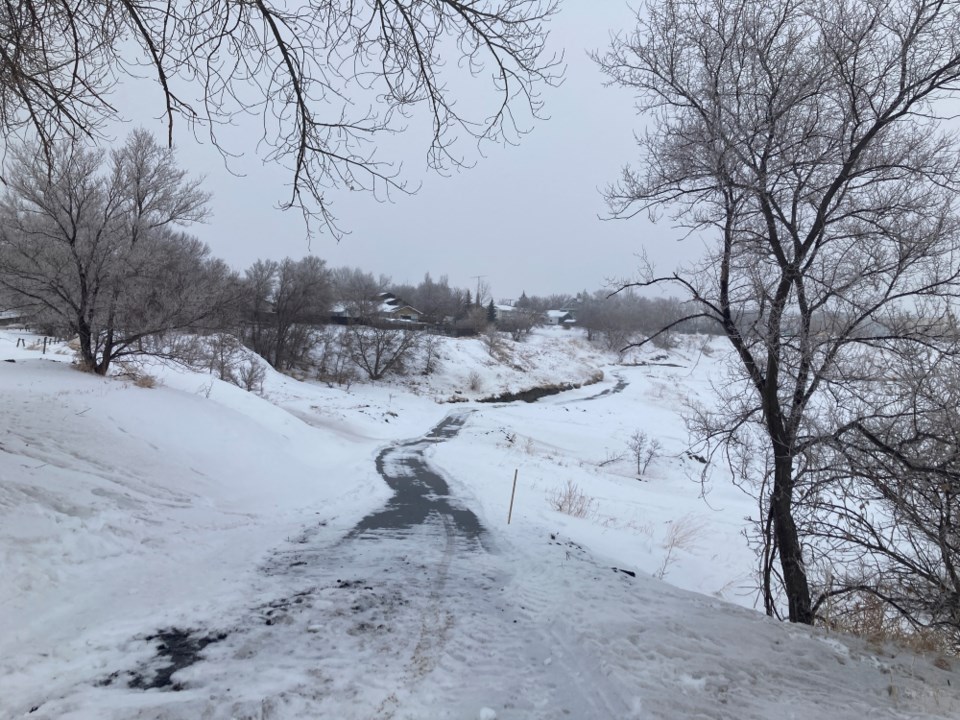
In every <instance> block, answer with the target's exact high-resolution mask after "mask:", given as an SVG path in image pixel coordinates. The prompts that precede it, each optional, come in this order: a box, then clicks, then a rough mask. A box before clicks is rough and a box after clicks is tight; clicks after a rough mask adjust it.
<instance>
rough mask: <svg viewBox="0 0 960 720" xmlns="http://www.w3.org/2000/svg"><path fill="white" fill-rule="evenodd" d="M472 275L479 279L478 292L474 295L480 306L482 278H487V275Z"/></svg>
mask: <svg viewBox="0 0 960 720" xmlns="http://www.w3.org/2000/svg"><path fill="white" fill-rule="evenodd" d="M470 277H472V278H476V279H477V294H476V297H474V299H473V301H474V302H475V303H476V304H477V305H478V306H479V305H480V278H485V277H486V275H471V276H470Z"/></svg>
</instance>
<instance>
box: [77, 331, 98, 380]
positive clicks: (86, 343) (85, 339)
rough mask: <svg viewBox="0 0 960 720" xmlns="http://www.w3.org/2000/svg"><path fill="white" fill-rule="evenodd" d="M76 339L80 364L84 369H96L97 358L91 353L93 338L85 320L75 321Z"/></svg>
mask: <svg viewBox="0 0 960 720" xmlns="http://www.w3.org/2000/svg"><path fill="white" fill-rule="evenodd" d="M76 330H77V339H78V340H79V341H80V366H81V367H82V368H83V369H84V370H88V371H91V372H93V371H96V367H97V358H96V357H95V356H94V354H93V339H92V333H91V332H90V325H89V323H87V322H86V321H85V320H78V321H77V327H76Z"/></svg>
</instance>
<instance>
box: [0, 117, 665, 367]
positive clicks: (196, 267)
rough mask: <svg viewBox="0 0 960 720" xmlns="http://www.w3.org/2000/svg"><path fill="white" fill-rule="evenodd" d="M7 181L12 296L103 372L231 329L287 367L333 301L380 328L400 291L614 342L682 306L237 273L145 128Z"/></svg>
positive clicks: (193, 185)
mask: <svg viewBox="0 0 960 720" xmlns="http://www.w3.org/2000/svg"><path fill="white" fill-rule="evenodd" d="M6 180H7V187H6V190H5V192H4V193H3V195H2V197H0V288H2V291H3V293H4V304H5V305H7V306H8V307H13V308H18V309H20V310H21V312H23V313H24V314H26V315H27V316H29V317H30V318H31V319H32V320H33V321H34V322H35V323H37V324H38V325H39V326H41V327H43V328H46V329H48V330H49V331H50V332H52V333H56V334H60V335H65V336H66V335H69V336H76V337H77V338H78V342H79V355H80V360H81V363H82V364H83V366H84V367H86V368H88V369H90V370H91V371H93V372H96V373H99V374H106V373H107V372H108V370H109V368H110V366H111V364H112V363H113V362H115V361H116V360H118V359H120V358H123V357H125V356H127V355H132V354H137V353H143V352H145V351H147V350H150V351H152V352H157V351H158V349H160V348H162V347H163V342H161V340H162V338H163V337H165V336H167V335H168V334H169V333H170V332H171V331H175V330H191V331H195V332H200V333H211V332H223V331H230V332H233V333H235V334H237V335H238V336H239V338H240V339H241V341H242V342H243V343H244V344H246V345H247V346H248V347H250V348H252V349H253V350H254V351H255V352H257V353H258V354H260V355H262V356H263V357H264V358H266V360H267V361H268V362H269V363H270V364H271V365H272V366H274V367H275V368H278V369H281V370H283V369H289V368H293V367H296V366H298V364H303V363H304V362H306V361H307V358H308V356H309V354H310V353H311V351H312V350H313V348H314V347H315V346H316V340H315V335H316V331H315V329H316V327H317V326H318V325H322V324H323V323H325V322H327V321H328V320H329V318H330V312H331V308H332V307H333V306H334V305H335V304H337V305H339V306H341V308H342V310H343V311H345V315H346V316H348V317H349V318H351V320H352V321H353V323H354V324H360V325H365V326H371V325H376V324H378V311H379V309H380V304H381V301H380V299H379V295H380V294H381V293H384V292H388V291H389V292H392V293H393V294H395V295H396V296H397V297H398V298H401V299H402V301H403V302H405V303H408V304H410V305H412V306H414V307H415V308H417V310H419V312H420V313H421V321H422V323H421V324H422V325H428V326H433V327H444V328H446V329H448V330H450V331H455V332H471V333H477V332H481V331H483V330H484V329H485V328H486V327H488V326H490V325H499V329H500V330H501V331H504V332H508V333H510V334H511V335H512V336H513V337H514V338H515V339H520V338H522V337H523V335H525V334H526V333H528V332H529V331H530V329H531V328H532V327H533V326H535V325H536V324H537V323H538V322H539V321H540V319H541V317H542V315H543V313H544V312H546V311H547V310H550V309H557V308H568V309H571V310H572V311H573V312H574V313H575V315H576V317H577V320H578V321H579V322H580V323H581V324H582V325H583V326H584V327H585V328H587V330H588V332H589V333H590V336H591V337H598V338H601V339H603V341H604V342H605V343H606V344H607V345H608V346H609V347H611V348H613V349H619V348H620V347H622V346H624V345H626V344H628V343H629V342H631V341H632V340H634V339H636V334H637V333H642V332H646V331H648V330H649V329H650V328H654V327H656V326H658V324H662V323H663V322H665V321H672V320H674V319H675V318H676V317H678V316H680V315H681V314H682V313H681V310H680V308H679V305H678V303H677V302H676V301H672V300H649V299H645V298H639V297H636V296H634V295H632V294H630V293H625V294H621V295H617V296H614V297H607V296H606V295H605V294H604V293H603V292H600V291H598V292H597V293H594V294H588V293H586V292H583V293H580V294H578V295H576V296H570V295H552V296H545V297H538V296H527V295H526V293H524V294H523V295H522V296H521V297H520V299H519V300H518V301H517V302H516V307H515V310H514V311H513V312H509V313H500V312H498V311H497V309H496V308H495V306H494V302H493V298H492V295H491V293H490V290H489V287H488V286H486V285H481V286H480V287H479V291H478V292H477V293H476V296H473V295H471V291H470V289H462V288H456V287H453V286H451V285H450V283H449V281H448V279H447V278H446V277H441V278H439V279H437V280H435V279H433V278H432V277H431V276H430V275H429V274H427V275H425V276H424V278H423V280H422V281H421V282H420V283H418V284H416V285H413V284H406V285H397V284H393V283H391V281H390V279H389V278H388V277H385V276H380V277H376V276H374V275H373V274H372V273H368V272H364V271H363V270H360V269H357V268H335V269H331V268H329V267H327V265H326V263H325V262H324V261H323V260H321V259H320V258H317V257H314V256H307V257H305V258H303V259H300V260H293V259H290V258H287V259H284V260H279V261H277V260H258V261H257V262H255V263H253V265H251V266H250V267H249V268H247V269H246V270H245V271H244V272H243V273H237V272H234V271H233V270H231V269H230V268H229V267H228V266H227V265H226V264H225V263H224V262H223V261H221V260H219V259H217V258H214V257H212V256H211V254H210V250H209V248H208V247H207V246H206V245H205V244H203V243H202V242H201V241H200V240H198V239H197V238H195V237H193V236H191V235H188V234H186V233H185V232H184V228H186V227H188V226H190V225H191V224H194V223H197V222H200V221H202V220H204V219H205V218H206V217H207V214H208V211H207V201H208V199H209V198H208V196H207V194H206V193H205V192H204V191H203V189H202V188H201V186H200V181H199V180H198V179H195V178H191V177H188V176H187V174H186V173H185V172H184V171H183V170H182V169H180V168H179V167H178V166H177V164H176V161H175V158H174V155H173V152H172V151H171V150H170V149H168V148H165V147H163V146H161V145H160V144H159V143H158V142H157V141H156V140H155V139H154V138H153V137H152V136H151V135H150V134H149V133H147V132H146V131H143V130H137V131H134V132H133V133H132V134H131V135H130V137H129V138H128V139H127V141H126V142H125V143H124V144H123V145H122V146H120V147H118V148H116V149H114V150H113V151H111V152H102V151H98V150H92V149H90V148H89V147H87V146H86V145H84V144H83V143H81V142H76V141H73V142H64V143H60V144H57V145H56V146H55V147H53V148H52V152H50V153H44V152H42V151H41V150H40V149H39V148H37V147H30V146H21V147H20V148H19V149H14V150H13V151H12V158H11V162H10V164H9V170H8V173H7V175H6ZM357 332H359V331H357ZM353 341H354V343H355V344H356V345H357V346H363V345H369V342H368V341H367V339H365V338H360V337H355V338H354V340H353ZM380 365H381V363H378V362H373V363H371V364H370V374H371V376H379V375H381V374H382V371H381V367H380Z"/></svg>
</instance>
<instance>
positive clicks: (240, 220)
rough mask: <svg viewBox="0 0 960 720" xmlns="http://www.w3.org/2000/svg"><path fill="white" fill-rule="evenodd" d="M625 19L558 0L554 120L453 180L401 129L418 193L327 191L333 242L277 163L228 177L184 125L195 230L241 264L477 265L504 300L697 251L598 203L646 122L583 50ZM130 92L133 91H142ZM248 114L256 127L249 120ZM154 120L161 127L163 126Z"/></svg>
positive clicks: (469, 283) (590, 1) (609, 10)
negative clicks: (198, 190)
mask: <svg viewBox="0 0 960 720" xmlns="http://www.w3.org/2000/svg"><path fill="white" fill-rule="evenodd" d="M633 18H634V15H633V12H632V11H631V10H630V8H629V7H628V6H627V4H626V3H625V2H620V1H619V0H565V2H563V3H562V6H561V9H560V12H559V14H558V15H557V16H556V17H555V18H554V22H553V23H552V28H551V40H552V44H553V46H554V48H555V49H562V50H563V51H564V52H565V54H566V62H567V65H568V67H567V75H566V80H565V82H564V84H563V85H562V86H561V87H559V88H555V89H547V90H546V91H545V92H544V99H545V101H546V108H545V113H546V114H547V115H548V116H549V117H550V119H549V120H546V121H542V122H538V123H537V124H536V125H535V126H534V129H533V132H532V133H530V134H529V135H527V136H525V137H524V138H523V139H522V141H521V143H520V145H519V146H516V147H501V146H494V145H487V146H485V147H484V151H485V154H486V157H484V158H479V159H478V162H477V164H476V166H475V167H473V168H471V169H469V170H465V171H461V172H454V173H453V174H452V175H450V176H448V177H441V176H439V175H437V174H435V173H431V172H429V171H427V170H426V168H425V159H424V152H423V150H425V148H419V147H418V148H413V147H412V145H413V143H414V140H412V139H410V138H407V137H404V136H400V138H399V139H400V142H401V143H402V147H401V148H400V153H401V154H406V155H407V158H408V160H407V161H406V162H405V165H404V169H405V174H406V175H407V176H408V177H410V178H412V179H413V180H414V181H416V180H421V181H422V187H421V189H420V190H419V192H418V193H417V194H416V195H414V196H410V197H408V196H402V195H401V196H396V197H395V198H394V201H393V202H378V201H377V200H375V199H374V198H373V197H371V196H369V195H366V194H361V193H350V192H346V191H343V192H338V193H336V194H334V195H332V198H333V200H334V212H335V213H336V214H337V216H338V218H339V221H340V224H341V225H342V226H343V227H344V228H345V229H347V230H348V231H349V232H350V234H349V235H348V236H346V237H345V238H344V239H343V240H341V241H340V242H339V243H338V242H337V241H336V240H334V239H333V238H332V237H331V236H330V235H329V234H323V235H318V236H316V237H315V238H314V240H313V242H312V244H311V246H310V247H309V248H308V246H307V240H306V233H305V228H304V225H303V220H302V218H301V216H300V215H299V214H298V213H297V212H287V213H282V212H280V211H279V210H277V209H276V204H277V202H278V201H279V200H280V199H282V198H283V197H284V193H285V183H286V182H287V181H288V179H289V175H288V173H287V172H286V171H284V170H283V169H282V168H278V167H274V166H264V165H262V163H261V162H260V161H259V160H257V159H256V157H255V154H254V153H253V152H251V153H249V154H248V156H247V157H245V158H244V159H242V160H239V161H237V162H235V163H233V167H234V169H237V170H239V171H240V172H242V173H244V174H245V175H246V176H245V177H235V176H234V175H231V174H230V173H229V172H227V171H226V170H225V169H224V166H223V161H222V160H221V159H220V157H219V155H218V154H217V153H216V152H215V151H214V150H213V149H212V148H210V147H209V146H199V147H198V146H197V145H196V143H195V142H194V140H193V138H192V136H191V135H190V134H189V133H188V132H187V131H186V130H185V129H184V128H183V127H182V125H181V126H180V128H179V131H178V132H177V133H176V135H175V139H176V141H177V143H178V147H179V155H178V157H179V159H180V161H181V163H183V164H184V165H185V166H187V167H188V168H190V169H191V170H192V171H193V172H197V173H204V174H205V175H206V176H207V178H208V183H207V189H209V190H210V191H211V192H213V194H214V199H213V202H212V209H213V213H214V217H213V218H212V220H211V221H210V223H209V224H207V225H206V226H201V227H196V228H194V230H193V232H195V233H196V234H197V235H198V236H199V237H200V238H201V239H202V240H204V241H205V242H207V243H208V244H209V245H210V246H211V249H212V250H213V252H214V253H215V254H216V255H218V256H219V257H222V258H223V259H225V260H226V261H227V262H228V263H230V264H231V265H232V266H234V267H235V268H237V269H243V268H245V267H247V266H248V265H250V264H251V263H252V262H253V261H254V260H256V259H257V258H261V257H264V258H274V259H280V258H283V257H286V256H291V257H295V258H298V257H302V256H303V255H305V254H307V253H308V252H312V253H314V254H316V255H318V256H319V257H322V258H324V259H325V260H326V261H327V263H328V264H329V265H330V266H334V267H336V266H342V265H349V266H357V267H361V268H363V269H364V270H368V271H371V272H374V273H376V274H380V273H383V274H386V275H389V276H391V277H392V278H393V280H394V281H397V282H411V283H416V282H418V281H419V280H420V279H422V277H423V274H424V273H425V272H430V273H431V275H433V277H434V278H437V277H439V276H440V275H447V276H448V277H449V279H450V282H451V284H453V285H455V286H458V287H474V286H475V284H476V280H475V279H474V278H473V276H475V275H484V276H486V277H485V278H484V280H485V282H487V283H489V286H490V289H491V290H492V292H493V295H494V297H495V298H497V299H498V300H499V299H505V298H516V297H517V296H519V294H520V292H521V291H522V290H526V292H527V293H528V294H539V295H543V294H549V293H554V292H576V291H577V290H582V289H588V290H594V289H597V288H599V287H601V286H602V285H604V284H605V282H606V281H607V280H608V279H611V278H619V277H624V276H629V275H631V274H633V272H634V271H635V269H636V267H637V264H638V262H637V257H636V254H637V253H638V252H640V251H641V249H643V248H645V249H646V251H647V252H648V253H649V255H650V257H651V258H652V259H653V260H654V261H655V262H656V264H657V266H658V269H660V270H664V271H667V270H672V269H673V268H674V266H675V265H676V263H677V260H678V258H679V257H680V256H681V253H682V254H683V255H684V256H687V257H689V256H692V255H697V254H699V246H698V242H699V241H698V240H696V239H688V240H684V241H683V242H682V243H680V244H678V242H677V238H679V237H680V232H679V231H676V230H674V229H672V228H671V227H670V225H669V223H668V222H665V221H662V222H661V223H659V224H658V225H656V226H654V225H652V224H650V223H649V222H648V221H647V220H646V218H645V217H638V218H635V219H633V220H629V221H601V220H600V219H598V215H603V214H604V213H605V212H606V206H605V204H604V201H603V198H602V196H601V193H600V190H601V188H602V187H603V186H604V185H605V184H606V183H608V182H610V181H611V180H614V179H615V178H616V177H617V175H618V173H619V170H620V168H621V166H622V165H623V164H624V163H625V162H632V161H635V160H636V157H637V151H636V146H635V143H634V141H633V136H632V133H633V131H634V129H635V128H637V127H639V122H640V121H639V119H638V118H637V117H636V113H635V111H634V108H633V100H632V97H631V96H630V94H629V93H627V92H625V91H623V90H621V89H617V88H605V87H603V85H602V82H603V76H602V75H601V74H600V72H599V71H598V70H597V68H596V67H595V65H594V64H593V62H592V61H591V60H590V59H589V58H587V56H586V51H587V50H589V49H602V48H605V47H606V45H607V42H608V38H609V33H610V31H611V30H615V29H617V28H629V27H632V25H633ZM477 82H488V81H486V80H485V78H479V79H478V80H477ZM131 92H136V93H137V95H138V96H139V95H140V92H141V88H131ZM137 99H138V100H141V102H145V101H143V100H142V99H141V98H140V97H138V98H137ZM137 104H138V105H139V104H140V103H137ZM150 109H151V110H153V108H150ZM125 114H126V115H127V116H130V115H132V114H133V113H130V112H126V113H125ZM251 120H252V122H251V127H250V133H251V136H252V137H256V135H255V133H256V132H257V121H256V119H255V118H251ZM141 122H142V121H141ZM145 125H146V126H147V127H152V126H151V123H145ZM154 129H156V131H157V132H158V133H159V132H161V130H160V127H159V125H156V126H155V128H154ZM121 132H122V131H121ZM251 142H253V141H251ZM391 142H396V140H391ZM235 146H236V144H234V145H233V146H232V149H233V148H235ZM471 149H473V148H472V146H468V147H466V148H465V150H471ZM411 152H413V153H415V154H410V153H411ZM410 158H412V160H411V159H410Z"/></svg>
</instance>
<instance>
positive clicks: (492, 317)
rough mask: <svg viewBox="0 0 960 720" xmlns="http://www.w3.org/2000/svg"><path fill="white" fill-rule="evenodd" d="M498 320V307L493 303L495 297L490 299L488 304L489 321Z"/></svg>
mask: <svg viewBox="0 0 960 720" xmlns="http://www.w3.org/2000/svg"><path fill="white" fill-rule="evenodd" d="M496 321H497V308H496V307H494V305H493V298H491V299H490V304H489V305H487V322H488V323H495V322H496Z"/></svg>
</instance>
